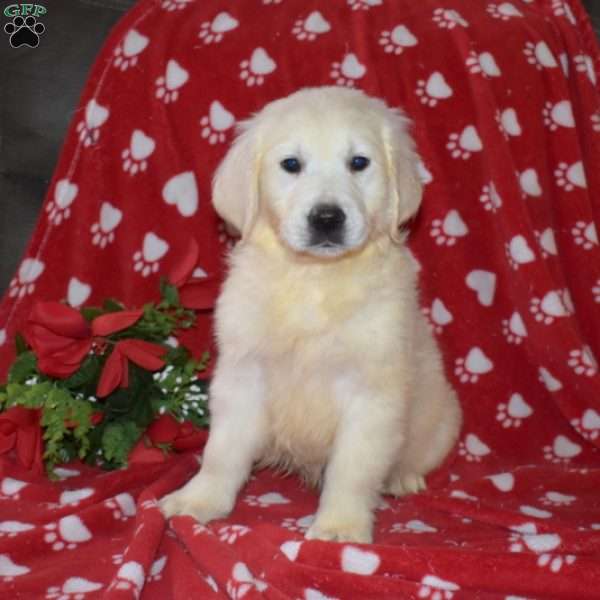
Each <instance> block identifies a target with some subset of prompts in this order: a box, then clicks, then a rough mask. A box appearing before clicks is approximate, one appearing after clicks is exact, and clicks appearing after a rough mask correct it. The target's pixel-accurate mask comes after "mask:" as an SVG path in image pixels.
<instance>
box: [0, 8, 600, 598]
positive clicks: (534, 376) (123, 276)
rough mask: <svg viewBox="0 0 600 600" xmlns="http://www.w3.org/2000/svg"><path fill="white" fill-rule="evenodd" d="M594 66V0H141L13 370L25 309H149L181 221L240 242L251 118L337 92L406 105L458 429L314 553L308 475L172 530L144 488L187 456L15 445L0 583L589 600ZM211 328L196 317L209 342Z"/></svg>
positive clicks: (426, 278) (66, 191) (69, 589)
mask: <svg viewBox="0 0 600 600" xmlns="http://www.w3.org/2000/svg"><path fill="white" fill-rule="evenodd" d="M598 77H600V61H599V52H598V47H597V45H596V42H595V39H594V37H593V33H592V31H591V28H590V26H589V23H588V21H587V18H586V17H585V15H584V12H583V9H582V7H581V5H580V3H579V1H578V0H565V1H562V0H527V1H526V0H511V1H510V2H501V1H500V0H498V1H497V2H487V1H481V2H472V1H471V0H447V1H445V2H439V1H435V0H422V1H421V2H418V3H413V2H409V1H408V0H404V1H392V0H331V1H328V2H318V1H317V0H247V1H246V2H243V3H242V2H235V1H234V0H206V1H200V0H197V1H195V0H141V1H140V2H139V3H138V5H137V6H136V7H135V8H134V9H133V10H132V11H131V12H130V13H129V14H128V15H127V16H126V17H125V18H124V19H123V20H122V22H121V23H120V24H119V25H118V26H117V27H116V29H115V30H114V32H113V33H112V35H111V37H110V39H109V40H108V42H107V43H106V46H105V48H104V50H103V51H102V53H101V54H100V56H99V57H98V59H97V62H96V65H95V67H94V69H93V71H92V73H91V76H90V79H89V82H88V84H87V86H86V88H85V91H84V93H83V96H82V99H81V104H80V108H79V109H78V110H77V112H76V113H75V115H74V118H73V124H72V127H71V130H70V133H69V135H68V137H67V140H66V143H65V146H64V150H63V153H62V157H61V160H60V162H59V164H58V167H57V169H56V173H55V176H54V179H53V181H52V183H51V186H50V188H49V193H48V197H47V198H46V202H45V206H44V210H43V211H42V214H41V216H40V220H39V223H38V226H37V229H36V232H35V234H34V236H33V239H32V240H31V243H30V244H29V247H28V249H27V252H26V255H25V257H24V259H23V261H22V263H21V266H20V268H19V270H18V273H17V274H16V275H15V278H14V280H13V281H12V283H11V284H10V289H9V290H8V293H7V295H6V297H5V298H4V301H3V303H2V305H1V307H0V344H1V345H0V366H1V368H2V372H3V373H5V372H6V369H7V367H8V365H9V363H10V361H11V360H12V357H13V350H12V346H13V344H12V338H13V336H14V334H15V332H16V331H18V330H19V328H20V327H22V325H23V322H24V319H25V318H26V316H27V314H28V313H29V311H30V310H31V307H32V304H33V302H34V301H35V300H36V299H44V300H60V299H66V300H67V301H68V302H69V303H70V304H71V305H73V306H79V305H81V304H83V303H86V304H89V303H95V302H96V303H97V302H99V301H101V300H102V299H103V298H105V297H107V296H113V297H116V298H119V299H121V300H123V301H125V302H126V304H127V305H128V306H130V307H137V306H140V305H141V304H142V303H143V302H144V301H147V300H148V299H151V298H155V297H156V290H157V281H158V278H159V276H160V274H161V273H166V272H167V271H168V270H169V269H170V268H171V267H172V266H173V265H174V264H175V263H176V259H177V256H178V253H179V252H180V251H181V249H182V248H183V247H184V245H185V243H186V241H187V239H188V237H189V236H194V237H195V238H196V239H197V241H198V243H199V244H200V256H201V263H200V267H201V268H202V269H203V270H204V271H205V273H206V274H207V275H209V276H213V275H214V276H220V275H221V273H222V268H223V254H224V252H225V251H226V249H227V247H228V246H229V244H230V243H231V240H230V239H229V238H228V236H227V233H226V232H225V230H224V228H223V226H222V224H221V223H219V221H218V219H217V217H216V216H215V214H214V212H213V211H212V208H211V205H210V181H211V176H212V173H213V171H214V169H215V167H216V165H217V163H218V162H219V160H220V159H221V158H222V156H223V154H224V153H225V151H226V149H227V147H228V144H229V143H230V142H231V140H232V137H233V131H234V124H235V122H236V121H237V120H240V119H243V118H245V117H247V116H248V115H250V114H251V113H252V112H253V111H256V110H258V109H259V108H261V107H262V106H263V105H264V104H265V103H266V102H268V101H270V100H272V99H275V98H277V97H280V96H283V95H286V94H288V93H290V92H292V91H294V90H296V89H298V88H300V87H303V86H316V85H348V86H355V87H359V88H361V89H363V90H365V91H366V92H367V93H369V94H372V95H376V96H381V97H383V98H385V99H386V100H387V101H388V102H389V103H390V104H391V105H394V106H401V107H403V108H404V109H405V110H406V112H407V113H408V114H409V115H410V117H411V118H412V119H413V120H414V123H415V126H414V133H415V137H416V140H417V143H418V149H419V152H420V155H421V157H422V165H421V174H422V178H423V180H424V182H425V184H426V185H425V200H424V205H423V209H422V211H421V213H420V216H419V218H418V220H417V221H416V223H415V227H414V231H413V234H412V237H411V247H412V249H413V250H414V254H415V258H416V261H417V262H418V264H419V266H420V275H421V285H422V306H423V310H424V311H425V313H426V314H427V315H428V317H429V319H430V321H431V326H432V328H433V329H434V330H435V332H436V335H437V337H438V339H439V342H440V345H441V347H442V349H443V352H444V357H445V361H446V367H447V371H448V376H449V378H450V379H451V381H452V382H453V384H454V386H455V387H456V389H457V390H458V392H459V395H460V398H461V401H462V404H463V407H464V411H465V424H464V429H463V432H462V434H461V438H460V443H459V445H458V447H457V449H456V452H455V453H454V455H453V456H452V457H451V459H449V461H448V462H447V464H446V465H445V466H444V467H443V468H442V469H440V470H439V471H438V472H437V473H436V474H435V475H433V476H432V477H430V479H429V486H430V487H429V490H428V491H427V492H426V493H423V494H420V495H418V496H414V497H409V498H405V499H401V500H393V499H389V498H386V499H385V501H384V502H382V505H381V510H380V511H379V513H378V523H377V528H376V533H375V544H373V545H371V546H362V547H361V546H356V545H347V544H346V545H345V544H330V543H324V542H317V541H311V542H308V541H304V539H303V532H304V531H305V529H306V527H307V525H308V524H309V522H310V519H311V516H312V514H313V513H314V511H315V508H316V505H317V495H316V493H315V492H314V491H311V490H306V489H304V488H303V487H302V486H301V485H300V483H299V482H298V480H297V479H296V478H293V477H292V478H287V479H284V478H280V477H278V476H276V475H275V474H273V473H272V472H269V471H266V472H261V473H259V474H257V475H256V477H255V478H253V479H252V480H251V481H250V482H249V483H248V485H247V486H246V487H245V488H244V489H243V490H242V493H241V495H240V498H239V502H238V504H237V506H236V509H235V511H234V512H233V514H232V515H231V516H230V517H229V518H228V519H226V520H223V521H220V522H215V523H211V524H210V525H209V526H208V527H203V526H200V525H198V524H196V523H195V522H194V521H193V520H192V519H190V518H176V519H174V520H172V521H171V523H170V524H166V523H165V522H164V519H163V518H162V516H161V514H160V512H159V511H158V509H157V506H156V502H155V499H156V497H157V496H159V495H162V494H163V493H165V492H167V491H170V490H172V489H174V488H175V487H177V486H179V485H180V484H182V483H183V482H184V481H185V480H186V479H187V478H188V477H189V476H190V475H191V474H192V473H193V472H194V470H195V469H196V468H197V463H196V459H195V457H194V455H192V454H190V453H188V454H183V455H179V456H177V457H175V458H173V459H172V460H171V461H169V462H167V463H157V464H149V465H142V466H139V465H137V466H133V467H132V468H130V469H128V470H125V471H120V472H113V473H108V474H107V473H100V472H97V471H95V470H92V469H89V468H86V467H82V466H81V465H71V466H69V468H67V469H63V470H61V471H60V474H61V477H62V481H61V482H58V483H51V482H48V481H47V480H45V479H44V478H43V477H39V476H35V475H33V474H31V473H29V472H27V471H24V470H23V469H21V468H19V467H17V466H16V464H15V462H14V461H13V460H12V459H11V458H9V457H8V456H4V457H2V459H1V460H0V469H1V477H0V595H1V596H2V597H5V598H17V597H18V598H47V599H54V598H60V599H67V598H68V599H78V600H79V599H83V598H85V599H86V600H87V599H88V598H96V597H106V598H129V597H137V595H138V594H140V593H141V594H142V595H143V597H145V598H150V599H156V598H160V599H163V598H165V599H166V598H181V599H189V598H192V597H194V598H209V597H215V598H217V597H232V598H247V599H249V598H254V597H266V598H294V599H296V598H303V599H306V600H309V599H310V600H316V599H323V598H339V599H347V598H377V599H382V598H430V599H432V600H441V599H445V600H450V599H455V600H459V599H461V598H513V599H514V598H517V597H528V598H565V599H569V600H572V599H574V598H578V599H583V598H596V597H598V591H597V590H598V589H599V588H598V586H599V585H600V502H599V500H598V498H599V496H598V490H599V489H600V456H599V454H598V450H597V445H598V443H599V442H600V375H599V374H598V363H597V361H596V358H595V356H598V355H599V354H600V316H599V308H600V247H599V244H598V232H597V225H598V222H599V221H600V196H599V195H600V167H599V165H600V88H599V84H598ZM49 101H51V99H49ZM210 340H211V333H210V320H209V319H208V318H207V319H204V320H203V321H202V323H201V325H200V328H199V331H198V332H197V333H196V334H195V336H193V343H194V346H195V347H196V349H198V350H202V349H204V348H205V347H207V346H208V345H210ZM390 360H392V361H393V360H394V357H393V356H390ZM343 501H344V498H340V502H343Z"/></svg>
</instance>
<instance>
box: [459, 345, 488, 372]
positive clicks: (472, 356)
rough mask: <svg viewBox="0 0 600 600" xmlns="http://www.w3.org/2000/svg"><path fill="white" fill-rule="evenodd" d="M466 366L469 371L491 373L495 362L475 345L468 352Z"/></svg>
mask: <svg viewBox="0 0 600 600" xmlns="http://www.w3.org/2000/svg"><path fill="white" fill-rule="evenodd" d="M465 367H466V369H467V371H469V373H473V374H474V375H483V374H484V373H489V372H490V371H491V370H492V369H493V368H494V363H492V361H491V360H490V359H489V358H488V357H487V356H486V355H485V354H484V353H483V350H482V349H481V348H478V347H477V346H475V347H474V348H471V350H470V351H469V354H467V358H466V360H465Z"/></svg>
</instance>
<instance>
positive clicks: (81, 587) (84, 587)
mask: <svg viewBox="0 0 600 600" xmlns="http://www.w3.org/2000/svg"><path fill="white" fill-rule="evenodd" d="M102 587H103V586H102V584H101V583H96V582H95V581H90V580H89V579H84V578H83V577H69V579H67V580H66V581H65V582H64V583H63V585H62V587H58V586H51V587H49V588H48V589H47V590H46V600H85V597H86V595H87V594H88V593H91V592H97V591H98V590H100V589H102Z"/></svg>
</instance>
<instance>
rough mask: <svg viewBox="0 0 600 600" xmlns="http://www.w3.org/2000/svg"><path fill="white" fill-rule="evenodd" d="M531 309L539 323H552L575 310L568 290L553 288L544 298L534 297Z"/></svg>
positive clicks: (531, 301) (530, 305)
mask: <svg viewBox="0 0 600 600" xmlns="http://www.w3.org/2000/svg"><path fill="white" fill-rule="evenodd" d="M529 310H530V311H531V313H532V314H533V316H534V318H535V320H536V321H537V322H538V323H543V324H544V325H551V324H552V323H554V320H555V319H557V318H561V317H568V316H569V315H570V314H572V313H573V312H574V308H573V302H572V300H571V296H570V294H569V292H568V290H566V289H564V290H552V291H550V292H548V293H547V294H546V295H545V296H544V297H543V298H542V299H540V298H537V297H534V298H532V299H531V300H530V302H529Z"/></svg>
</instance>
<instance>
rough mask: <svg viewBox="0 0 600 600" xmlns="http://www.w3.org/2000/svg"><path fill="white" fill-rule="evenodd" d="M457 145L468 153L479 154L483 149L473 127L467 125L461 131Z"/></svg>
mask: <svg viewBox="0 0 600 600" xmlns="http://www.w3.org/2000/svg"><path fill="white" fill-rule="evenodd" d="M459 144H460V147H461V148H462V149H463V150H468V151H469V152H480V151H481V150H482V149H483V144H482V143H481V139H480V137H479V134H478V133H477V129H476V128H475V126H474V125H467V127H465V128H464V129H463V131H462V133H461V134H460V139H459Z"/></svg>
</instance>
